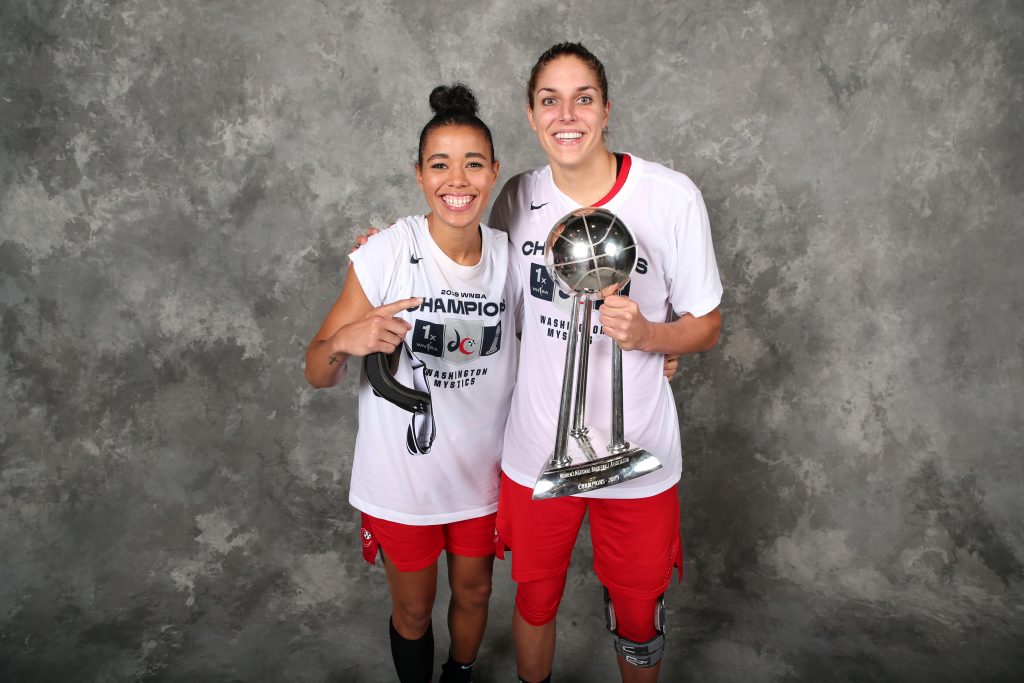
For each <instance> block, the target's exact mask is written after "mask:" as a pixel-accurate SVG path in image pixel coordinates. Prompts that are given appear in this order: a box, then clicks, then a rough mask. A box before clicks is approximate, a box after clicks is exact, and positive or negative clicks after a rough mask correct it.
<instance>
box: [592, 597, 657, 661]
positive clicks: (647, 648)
mask: <svg viewBox="0 0 1024 683" xmlns="http://www.w3.org/2000/svg"><path fill="white" fill-rule="evenodd" d="M604 617H605V625H606V626H607V627H608V631H609V632H610V633H611V634H612V642H613V643H614V645H615V654H617V655H619V656H620V657H622V658H623V659H625V660H626V662H627V663H628V664H632V665H633V666H635V667H636V668H638V669H649V668H651V667H653V666H654V665H655V664H657V663H658V662H659V661H661V655H662V654H664V652H665V595H664V594H662V595H660V596H658V601H657V603H655V606H654V630H655V632H656V633H657V635H655V636H654V637H653V638H651V639H650V640H648V641H647V642H646V643H635V642H633V641H632V640H626V639H625V638H622V637H620V636H619V634H618V633H617V632H616V630H615V627H616V624H615V607H614V606H613V605H612V598H611V596H610V595H609V594H608V589H607V588H605V589H604Z"/></svg>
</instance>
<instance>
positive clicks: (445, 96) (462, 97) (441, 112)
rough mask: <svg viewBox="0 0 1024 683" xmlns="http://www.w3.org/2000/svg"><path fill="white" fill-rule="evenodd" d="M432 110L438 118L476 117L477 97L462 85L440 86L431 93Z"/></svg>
mask: <svg viewBox="0 0 1024 683" xmlns="http://www.w3.org/2000/svg"><path fill="white" fill-rule="evenodd" d="M430 109H431V111H433V112H434V113H435V114H436V115H438V116H451V115H453V114H454V115H458V114H464V115H467V116H476V112H477V106H476V97H475V96H474V95H473V91H472V90H470V89H469V88H468V87H467V86H465V85H464V84H462V83H453V84H451V85H439V86H437V87H436V88H434V89H433V90H432V91H431V92H430Z"/></svg>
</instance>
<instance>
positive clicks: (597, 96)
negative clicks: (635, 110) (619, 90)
mask: <svg viewBox="0 0 1024 683" xmlns="http://www.w3.org/2000/svg"><path fill="white" fill-rule="evenodd" d="M531 94H532V96H533V97H532V99H533V105H532V106H531V107H528V108H527V110H526V113H527V116H529V118H530V127H531V128H533V130H534V132H535V133H537V138H538V139H539V140H540V146H541V148H542V149H543V150H544V153H545V154H547V156H548V161H549V162H551V163H552V164H555V165H558V166H562V167H564V168H573V167H577V166H580V165H582V164H585V163H587V162H589V161H592V160H593V159H595V158H596V157H598V156H599V155H607V153H608V152H607V149H606V148H605V145H604V132H603V131H604V128H605V126H606V125H608V114H609V111H610V108H611V105H610V104H609V103H608V102H605V101H604V96H603V93H602V92H601V87H600V85H599V83H598V79H597V75H596V74H595V73H594V71H593V69H591V68H590V66H588V65H587V64H586V63H585V62H584V61H583V60H581V59H580V58H579V57H576V56H572V55H565V56H562V57H558V58H556V59H554V60H552V61H551V62H549V63H548V64H547V65H546V66H545V67H544V68H543V69H542V70H541V71H540V73H538V75H537V80H536V87H535V88H534V90H533V92H532V93H531Z"/></svg>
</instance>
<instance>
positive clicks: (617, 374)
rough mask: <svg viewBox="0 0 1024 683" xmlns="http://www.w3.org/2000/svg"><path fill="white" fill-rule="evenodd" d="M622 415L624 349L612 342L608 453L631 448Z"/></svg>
mask: <svg viewBox="0 0 1024 683" xmlns="http://www.w3.org/2000/svg"><path fill="white" fill-rule="evenodd" d="M623 422H624V420H623V413H622V347H621V346H619V342H617V341H615V340H614V339H613V340H612V442H611V443H610V444H608V452H610V453H621V452H622V451H624V450H626V449H627V448H629V444H628V443H626V434H625V429H624V427H623Z"/></svg>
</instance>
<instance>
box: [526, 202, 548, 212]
mask: <svg viewBox="0 0 1024 683" xmlns="http://www.w3.org/2000/svg"><path fill="white" fill-rule="evenodd" d="M547 205H548V202H544V203H543V204H537V205H534V203H533V202H530V211H536V210H537V209H540V208H542V207H545V206H547Z"/></svg>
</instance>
